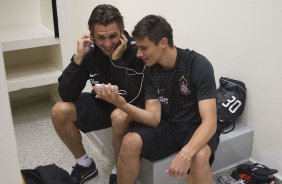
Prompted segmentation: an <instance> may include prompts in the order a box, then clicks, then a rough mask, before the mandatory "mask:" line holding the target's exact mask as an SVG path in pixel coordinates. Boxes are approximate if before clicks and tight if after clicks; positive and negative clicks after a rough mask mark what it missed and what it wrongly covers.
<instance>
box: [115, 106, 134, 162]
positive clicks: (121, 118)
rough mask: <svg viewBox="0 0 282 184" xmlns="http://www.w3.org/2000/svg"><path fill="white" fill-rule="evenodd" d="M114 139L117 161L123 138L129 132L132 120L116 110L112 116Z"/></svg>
mask: <svg viewBox="0 0 282 184" xmlns="http://www.w3.org/2000/svg"><path fill="white" fill-rule="evenodd" d="M111 121H112V129H113V137H112V143H113V148H114V151H115V160H116V161H117V158H118V154H119V150H120V146H121V142H122V139H123V136H124V135H125V134H126V133H127V132H128V129H129V124H130V121H131V119H130V118H129V116H128V115H127V114H126V113H125V112H124V111H122V110H120V109H115V110H114V111H113V112H112V114H111Z"/></svg>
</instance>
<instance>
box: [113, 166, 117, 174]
mask: <svg viewBox="0 0 282 184" xmlns="http://www.w3.org/2000/svg"><path fill="white" fill-rule="evenodd" d="M112 174H117V168H116V165H115V166H114V168H113V169H112Z"/></svg>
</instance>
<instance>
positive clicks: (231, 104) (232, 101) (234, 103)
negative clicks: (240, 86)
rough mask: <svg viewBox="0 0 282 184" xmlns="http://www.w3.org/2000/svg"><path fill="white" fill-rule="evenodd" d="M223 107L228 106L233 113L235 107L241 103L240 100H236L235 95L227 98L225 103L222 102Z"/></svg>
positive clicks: (235, 109)
mask: <svg viewBox="0 0 282 184" xmlns="http://www.w3.org/2000/svg"><path fill="white" fill-rule="evenodd" d="M222 105H223V107H227V108H228V107H229V111H230V112H231V113H232V114H233V113H235V112H236V111H237V109H238V108H239V107H240V106H241V105H242V102H241V101H240V100H236V97H235V96H232V99H228V100H227V102H226V104H224V103H222Z"/></svg>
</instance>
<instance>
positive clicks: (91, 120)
mask: <svg viewBox="0 0 282 184" xmlns="http://www.w3.org/2000/svg"><path fill="white" fill-rule="evenodd" d="M74 105H75V108H76V114H77V127H78V129H80V130H81V131H82V132H84V133H87V132H91V131H94V130H101V129H105V128H108V127H111V113H112V111H113V110H114V109H115V106H114V105H112V104H110V103H108V102H106V101H104V100H101V99H97V98H95V96H94V95H93V94H92V93H82V94H81V95H80V96H79V98H78V99H77V100H76V101H75V102H74Z"/></svg>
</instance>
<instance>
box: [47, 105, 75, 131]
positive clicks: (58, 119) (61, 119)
mask: <svg viewBox="0 0 282 184" xmlns="http://www.w3.org/2000/svg"><path fill="white" fill-rule="evenodd" d="M51 116H52V121H53V124H54V126H60V125H62V124H64V123H66V122H69V121H76V110H75V106H74V105H73V103H69V102H58V103H56V104H55V105H54V106H53V108H52V112H51Z"/></svg>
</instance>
